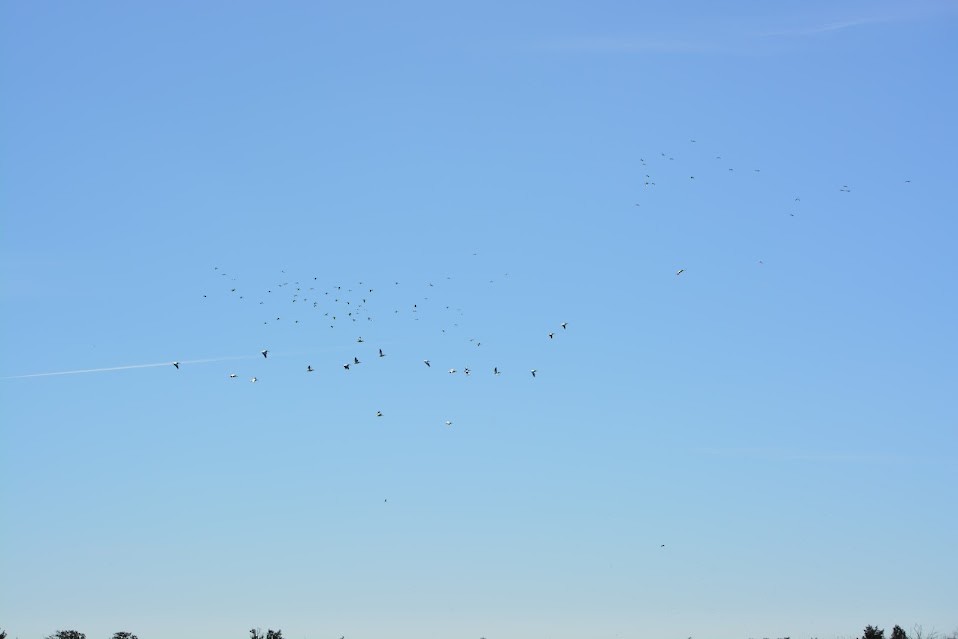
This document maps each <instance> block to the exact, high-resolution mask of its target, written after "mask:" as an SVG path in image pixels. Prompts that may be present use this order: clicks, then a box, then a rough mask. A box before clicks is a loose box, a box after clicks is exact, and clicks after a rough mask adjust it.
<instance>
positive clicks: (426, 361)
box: [422, 359, 432, 368]
mask: <svg viewBox="0 0 958 639" xmlns="http://www.w3.org/2000/svg"><path fill="white" fill-rule="evenodd" d="M422 363H423V364H425V365H426V366H428V367H430V368H432V364H430V363H429V360H428V359H424V360H422Z"/></svg>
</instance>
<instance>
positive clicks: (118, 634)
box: [113, 632, 139, 639]
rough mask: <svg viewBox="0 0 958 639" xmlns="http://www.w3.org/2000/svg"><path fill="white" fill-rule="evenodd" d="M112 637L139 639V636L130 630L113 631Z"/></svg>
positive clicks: (117, 638) (114, 638)
mask: <svg viewBox="0 0 958 639" xmlns="http://www.w3.org/2000/svg"><path fill="white" fill-rule="evenodd" d="M113 639H139V637H137V636H136V635H135V634H133V633H132V632H114V633H113Z"/></svg>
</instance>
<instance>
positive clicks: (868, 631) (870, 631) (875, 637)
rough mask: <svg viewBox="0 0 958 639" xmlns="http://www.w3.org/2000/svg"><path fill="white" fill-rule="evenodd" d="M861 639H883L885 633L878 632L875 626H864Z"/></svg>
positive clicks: (882, 631)
mask: <svg viewBox="0 0 958 639" xmlns="http://www.w3.org/2000/svg"><path fill="white" fill-rule="evenodd" d="M862 639H885V631H884V630H879V629H878V628H877V627H876V626H865V634H864V635H862Z"/></svg>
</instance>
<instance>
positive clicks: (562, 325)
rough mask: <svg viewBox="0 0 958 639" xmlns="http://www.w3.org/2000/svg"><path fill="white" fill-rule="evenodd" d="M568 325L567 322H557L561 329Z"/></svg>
mask: <svg viewBox="0 0 958 639" xmlns="http://www.w3.org/2000/svg"><path fill="white" fill-rule="evenodd" d="M568 325H569V322H562V323H561V324H559V326H561V327H562V330H565V328H566V326H568Z"/></svg>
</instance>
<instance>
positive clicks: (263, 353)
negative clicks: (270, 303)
mask: <svg viewBox="0 0 958 639" xmlns="http://www.w3.org/2000/svg"><path fill="white" fill-rule="evenodd" d="M276 319H279V318H278V317H277V318H276ZM260 353H261V354H262V355H263V358H264V359H265V358H266V356H267V355H268V354H269V351H260Z"/></svg>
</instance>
